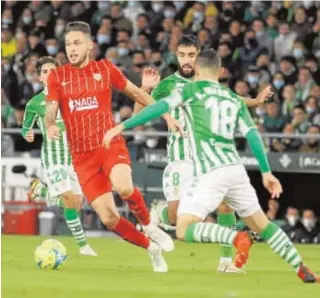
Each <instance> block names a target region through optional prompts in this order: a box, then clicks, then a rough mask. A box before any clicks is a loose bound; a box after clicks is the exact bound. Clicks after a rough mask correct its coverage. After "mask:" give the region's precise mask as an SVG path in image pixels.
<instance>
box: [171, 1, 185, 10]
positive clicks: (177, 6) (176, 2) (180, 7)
mask: <svg viewBox="0 0 320 298" xmlns="http://www.w3.org/2000/svg"><path fill="white" fill-rule="evenodd" d="M173 4H174V6H175V7H176V8H177V9H178V10H180V9H182V7H184V5H185V1H173Z"/></svg>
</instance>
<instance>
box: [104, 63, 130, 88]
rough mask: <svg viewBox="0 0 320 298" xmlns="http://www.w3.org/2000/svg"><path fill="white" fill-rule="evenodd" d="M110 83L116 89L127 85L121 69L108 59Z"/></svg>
mask: <svg viewBox="0 0 320 298" xmlns="http://www.w3.org/2000/svg"><path fill="white" fill-rule="evenodd" d="M108 65H109V72H110V81H111V85H112V86H114V87H115V88H116V89H118V90H123V89H124V88H125V87H126V86H127V78H126V76H125V75H124V74H123V73H122V71H121V70H120V69H119V68H118V67H117V66H116V65H114V64H113V63H111V62H110V61H108Z"/></svg>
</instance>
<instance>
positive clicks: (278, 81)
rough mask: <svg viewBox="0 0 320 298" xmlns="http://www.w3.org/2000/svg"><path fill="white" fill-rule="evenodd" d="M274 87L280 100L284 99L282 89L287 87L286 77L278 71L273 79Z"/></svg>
mask: <svg viewBox="0 0 320 298" xmlns="http://www.w3.org/2000/svg"><path fill="white" fill-rule="evenodd" d="M272 86H273V88H274V90H275V93H276V94H277V96H278V98H279V99H282V89H283V87H284V86H285V80H284V75H283V74H282V72H280V71H278V72H276V73H275V75H274V76H273V79H272Z"/></svg>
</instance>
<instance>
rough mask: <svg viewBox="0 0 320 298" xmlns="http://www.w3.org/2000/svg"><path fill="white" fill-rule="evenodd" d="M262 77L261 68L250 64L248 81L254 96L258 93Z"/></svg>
mask: <svg viewBox="0 0 320 298" xmlns="http://www.w3.org/2000/svg"><path fill="white" fill-rule="evenodd" d="M260 79H261V77H260V69H259V68H258V67H256V66H255V65H250V66H249V67H248V72H247V75H246V81H247V82H248V84H249V86H250V94H251V96H252V97H255V96H256V95H257V92H258V88H259V83H260Z"/></svg>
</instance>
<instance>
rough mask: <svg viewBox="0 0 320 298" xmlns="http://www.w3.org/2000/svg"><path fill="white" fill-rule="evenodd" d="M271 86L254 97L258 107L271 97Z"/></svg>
mask: <svg viewBox="0 0 320 298" xmlns="http://www.w3.org/2000/svg"><path fill="white" fill-rule="evenodd" d="M273 94H274V93H273V92H272V87H271V85H269V86H267V87H265V88H264V89H263V90H262V91H261V92H259V94H258V95H257V97H256V101H257V103H258V105H260V104H263V103H264V102H265V101H266V100H268V99H269V98H270V97H271V96H273Z"/></svg>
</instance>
